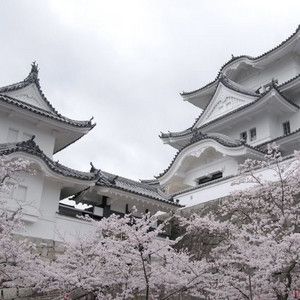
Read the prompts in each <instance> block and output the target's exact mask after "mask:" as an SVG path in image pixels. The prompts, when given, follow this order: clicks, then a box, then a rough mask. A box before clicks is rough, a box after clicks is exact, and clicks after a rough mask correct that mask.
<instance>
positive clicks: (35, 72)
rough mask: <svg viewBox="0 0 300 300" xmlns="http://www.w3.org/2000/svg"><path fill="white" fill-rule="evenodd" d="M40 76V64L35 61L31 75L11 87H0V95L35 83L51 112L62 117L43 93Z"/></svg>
mask: <svg viewBox="0 0 300 300" xmlns="http://www.w3.org/2000/svg"><path fill="white" fill-rule="evenodd" d="M38 74H39V68H38V64H37V63H36V62H35V61H34V62H33V63H32V64H31V70H30V72H29V74H28V75H27V77H26V78H25V79H23V80H22V81H19V82H16V83H13V84H10V85H6V86H3V87H0V93H5V92H10V91H15V90H19V89H21V88H24V87H26V86H28V85H30V84H32V83H34V84H35V85H36V87H37V89H38V92H39V94H40V96H41V97H42V99H43V100H44V101H45V102H46V104H47V106H48V107H49V108H50V110H51V111H52V112H53V113H54V114H56V115H58V116H59V115H60V114H59V112H58V111H57V110H56V109H55V108H54V107H53V105H52V104H51V103H50V101H49V100H48V99H47V97H46V96H45V94H44V92H43V91H42V88H41V85H40V79H39V77H38Z"/></svg>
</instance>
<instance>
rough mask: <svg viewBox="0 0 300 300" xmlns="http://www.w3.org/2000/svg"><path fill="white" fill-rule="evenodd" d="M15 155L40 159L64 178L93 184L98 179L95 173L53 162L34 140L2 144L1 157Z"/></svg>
mask: <svg viewBox="0 0 300 300" xmlns="http://www.w3.org/2000/svg"><path fill="white" fill-rule="evenodd" d="M14 153H25V154H28V155H31V156H33V157H36V158H39V159H40V160H42V161H43V162H44V164H45V165H46V166H47V168H49V170H51V171H52V172H54V173H56V174H58V175H61V176H64V177H68V178H74V179H78V180H83V181H91V182H96V180H97V179H98V175H97V174H95V173H91V172H82V171H78V170H74V169H71V168H68V167H66V166H64V165H62V164H60V163H59V162H55V161H53V160H52V159H51V158H49V157H48V156H47V155H46V154H45V153H44V152H43V151H42V150H41V149H40V147H39V146H38V145H37V144H36V143H35V142H34V140H33V139H30V140H27V141H23V142H19V143H5V144H0V156H1V155H10V154H14Z"/></svg>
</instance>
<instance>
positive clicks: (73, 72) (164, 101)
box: [0, 0, 300, 179]
mask: <svg viewBox="0 0 300 300" xmlns="http://www.w3.org/2000/svg"><path fill="white" fill-rule="evenodd" d="M0 8H1V10H0V15H1V18H0V37H1V59H0V66H1V68H0V85H1V86H2V85H6V84H10V83H14V82H16V81H19V80H22V79H24V78H25V77H26V76H27V74H28V72H29V70H30V64H31V62H32V61H34V60H36V61H37V62H38V64H39V68H40V80H41V85H42V89H43V91H44V93H45V94H46V96H47V98H48V99H49V100H50V102H51V103H52V104H53V105H54V107H55V108H56V109H57V110H58V111H59V112H60V113H62V114H64V115H65V116H67V117H70V118H73V119H78V120H86V119H89V118H90V117H91V116H94V120H95V121H96V122H97V126H96V127H95V128H94V129H93V130H92V131H91V132H90V133H89V134H88V135H86V136H85V137H83V138H82V139H81V140H79V141H78V142H77V143H75V144H73V145H71V146H70V147H69V148H67V149H65V150H63V151H62V152H61V153H59V154H57V155H55V159H59V160H60V162H61V163H63V164H65V165H67V166H69V167H72V168H77V169H80V170H88V169H89V162H90V161H93V162H94V164H95V166H96V167H98V168H101V169H102V170H106V171H108V172H112V173H115V174H118V175H122V176H127V177H129V178H133V179H139V178H143V179H144V178H152V177H153V175H157V174H158V173H160V172H161V171H162V170H163V169H165V168H166V167H167V166H168V164H169V163H170V161H171V159H172V157H173V155H174V154H175V152H176V151H175V150H174V149H172V148H171V147H170V146H168V145H163V143H162V142H161V141H160V139H159V138H158V135H159V133H160V131H164V132H165V131H168V130H170V131H178V130H183V129H185V128H187V127H190V126H191V124H192V123H193V122H194V119H195V118H196V117H197V116H198V115H199V113H200V110H199V109H198V108H197V107H194V106H193V105H192V104H189V103H187V102H183V101H182V99H181V97H180V95H179V92H181V91H182V90H185V91H190V90H194V89H197V88H199V87H201V86H202V85H204V84H206V83H208V82H209V81H211V80H213V79H214V78H215V76H216V75H217V72H218V70H219V68H220V67H221V65H223V64H224V63H225V62H226V61H228V60H229V59H230V58H231V54H234V55H236V56H237V55H241V54H248V55H252V56H256V55H259V54H261V53H263V52H265V51H267V50H269V49H271V48H273V47H274V46H276V45H277V44H279V43H280V42H281V41H282V40H284V39H286V38H287V37H288V36H289V35H291V34H292V33H293V32H294V31H295V30H296V28H297V26H298V24H299V23H300V19H299V12H300V1H299V0H298V1H287V0H285V1H274V0H273V1H261V0H260V1H253V0H252V1H241V0H240V1H224V0H223V1H211V0H209V1H200V0H198V1H187V0H185V1H175V0H170V1H166V0H159V1H150V0H149V1H142V0H137V1H128V0H126V1H125V0H120V1H111V0H107V1H86V0H84V1H75V0H72V1H63V0H57V1H40V0H39V1H38V0H36V1H27V0H23V1H21V0H16V1H14V0H6V1H4V0H2V1H0Z"/></svg>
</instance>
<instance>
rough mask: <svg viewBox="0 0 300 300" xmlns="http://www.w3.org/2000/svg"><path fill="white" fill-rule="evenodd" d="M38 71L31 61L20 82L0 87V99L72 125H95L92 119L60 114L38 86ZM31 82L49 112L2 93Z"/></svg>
mask: <svg viewBox="0 0 300 300" xmlns="http://www.w3.org/2000/svg"><path fill="white" fill-rule="evenodd" d="M38 72H39V70H38V65H37V64H36V63H35V62H33V63H32V65H31V71H30V73H29V75H28V76H27V77H26V78H25V79H24V80H23V81H20V82H17V83H14V84H11V85H7V86H4V87H0V100H1V101H5V102H8V103H9V104H13V105H16V106H18V107H20V108H23V109H27V110H29V111H31V112H34V113H37V114H39V115H42V116H45V117H48V118H51V119H54V120H56V121H60V122H64V123H67V124H69V125H72V126H76V127H82V128H83V127H84V128H90V129H92V128H93V127H94V126H95V125H96V124H92V122H91V121H92V119H91V120H89V121H77V120H72V119H69V118H67V117H65V116H63V115H61V114H60V113H58V111H57V110H56V109H55V108H54V107H53V106H52V104H51V103H50V101H49V100H48V99H47V98H46V96H45V95H44V93H43V91H42V88H41V86H40V80H39V78H38ZM32 83H33V84H35V86H36V87H37V89H38V91H39V94H40V96H41V97H42V99H43V100H44V101H45V103H46V104H47V106H48V107H49V109H50V110H51V111H50V112H49V111H47V110H45V109H42V108H39V107H36V106H34V105H31V104H29V103H26V102H24V101H22V100H19V99H16V98H13V97H10V96H8V95H4V94H3V93H7V92H11V91H16V90H19V89H22V88H24V87H26V86H29V85H30V84H32ZM1 94H2V95H1Z"/></svg>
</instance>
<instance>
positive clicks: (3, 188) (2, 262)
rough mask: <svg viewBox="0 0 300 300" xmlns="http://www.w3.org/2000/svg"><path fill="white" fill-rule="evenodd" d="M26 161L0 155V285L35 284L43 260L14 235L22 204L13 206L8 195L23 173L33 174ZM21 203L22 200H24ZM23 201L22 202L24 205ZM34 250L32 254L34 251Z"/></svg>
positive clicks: (20, 221)
mask: <svg viewBox="0 0 300 300" xmlns="http://www.w3.org/2000/svg"><path fill="white" fill-rule="evenodd" d="M32 172H33V169H32V168H31V165H30V163H29V162H28V161H25V160H22V159H17V158H16V159H8V158H5V157H0V287H1V288H3V287H29V286H30V287H34V286H35V285H36V283H37V281H38V278H39V272H38V270H39V269H40V265H41V264H42V261H41V260H40V259H39V257H38V255H37V254H36V253H35V251H34V245H33V244H32V243H29V242H28V241H27V240H26V239H22V238H17V236H16V234H18V233H20V232H22V230H23V222H22V207H21V206H17V207H15V205H14V207H15V208H14V209H12V208H11V207H12V206H11V205H10V202H11V201H13V199H11V197H10V195H11V194H12V190H13V189H14V187H15V186H16V185H17V184H18V182H19V181H20V180H21V177H22V175H23V174H24V173H32ZM23 204H24V203H23ZM23 204H22V205H23ZM34 253H35V254H34Z"/></svg>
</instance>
